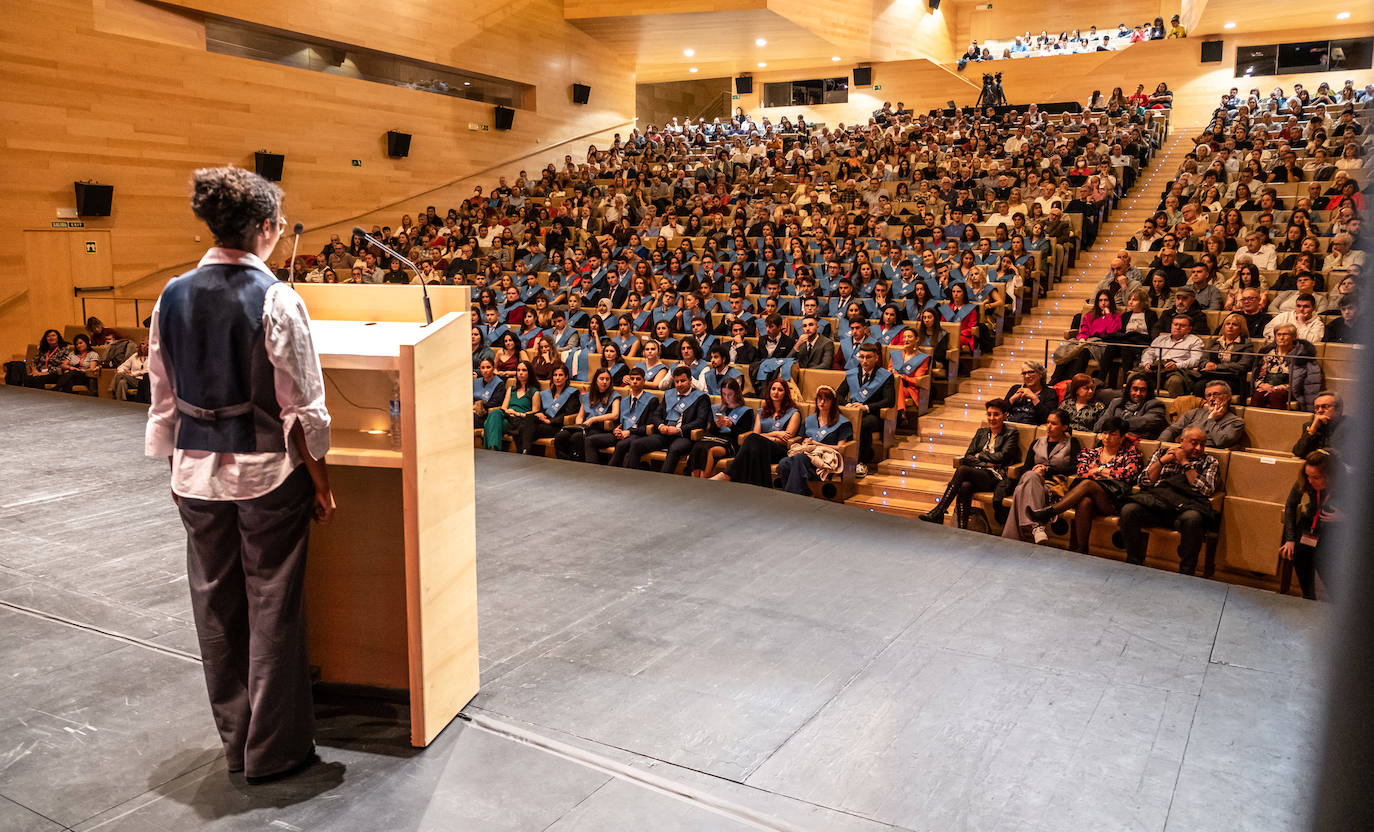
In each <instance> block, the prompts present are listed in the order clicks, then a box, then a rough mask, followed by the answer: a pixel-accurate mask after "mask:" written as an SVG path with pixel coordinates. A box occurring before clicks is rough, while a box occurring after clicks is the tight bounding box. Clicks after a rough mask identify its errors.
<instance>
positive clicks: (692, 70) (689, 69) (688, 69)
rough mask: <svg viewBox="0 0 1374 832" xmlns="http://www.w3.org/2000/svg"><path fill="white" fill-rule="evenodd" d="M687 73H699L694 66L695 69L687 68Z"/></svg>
mask: <svg viewBox="0 0 1374 832" xmlns="http://www.w3.org/2000/svg"><path fill="white" fill-rule="evenodd" d="M687 71H688V72H696V71H697V68H696V67H694V66H693V67H688V68H687Z"/></svg>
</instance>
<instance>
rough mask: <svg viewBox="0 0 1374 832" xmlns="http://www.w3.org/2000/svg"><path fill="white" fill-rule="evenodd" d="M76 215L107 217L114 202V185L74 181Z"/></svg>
mask: <svg viewBox="0 0 1374 832" xmlns="http://www.w3.org/2000/svg"><path fill="white" fill-rule="evenodd" d="M73 184H75V185H76V215H77V216H78V217H108V216H109V215H110V205H111V203H113V202H114V185H95V184H92V183H90V182H75V183H73Z"/></svg>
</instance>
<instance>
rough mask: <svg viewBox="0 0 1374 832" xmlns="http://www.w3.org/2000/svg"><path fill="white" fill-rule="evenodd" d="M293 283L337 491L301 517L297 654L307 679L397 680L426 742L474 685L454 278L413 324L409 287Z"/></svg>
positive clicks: (459, 317)
mask: <svg viewBox="0 0 1374 832" xmlns="http://www.w3.org/2000/svg"><path fill="white" fill-rule="evenodd" d="M445 288H451V289H459V287H445ZM298 289H299V291H300V294H301V296H302V297H303V298H304V299H305V301H306V307H307V309H309V311H310V316H311V323H312V330H313V335H314V339H315V347H316V349H317V351H318V352H319V355H320V364H321V366H322V367H323V369H324V375H325V400H326V403H327V404H328V407H329V412H330V415H331V417H332V419H333V429H332V435H331V447H330V450H329V455H328V457H327V461H328V463H329V478H330V485H331V486H332V487H333V490H334V497H335V501H336V502H337V504H338V512H337V513H336V514H335V517H334V520H333V522H332V523H330V524H328V525H324V526H314V527H312V529H311V537H310V554H309V561H308V567H307V574H306V609H307V616H308V621H309V642H310V663H311V665H312V666H314V667H317V668H318V671H319V680H320V681H321V682H326V683H342V684H347V685H362V686H369V687H378V688H386V689H393V690H405V691H408V692H409V695H410V741H411V744H412V745H415V746H425V745H428V744H429V743H430V742H431V741H432V740H433V739H434V738H435V737H436V736H437V735H438V734H439V732H440V731H442V730H443V729H444V726H446V725H448V723H449V722H450V721H452V720H453V718H454V717H455V716H456V715H457V714H458V712H459V711H460V710H461V709H462V708H463V706H465V705H466V704H467V703H468V702H469V701H470V700H471V699H472V697H473V696H475V695H476V694H477V689H478V673H477V667H478V659H477V571H476V551H477V549H476V546H477V530H476V514H475V508H474V503H473V499H474V492H473V470H472V465H473V460H472V401H471V394H470V390H471V387H472V370H471V367H472V344H471V334H472V328H471V314H470V313H469V312H468V311H467V307H468V290H467V289H466V288H461V289H459V292H452V291H450V292H448V293H446V297H445V298H444V302H443V303H441V304H436V309H435V313H436V314H439V315H441V317H439V318H438V319H437V320H435V321H434V323H433V324H431V325H429V326H425V325H424V319H423V311H422V310H423V307H422V306H421V305H420V302H419V290H418V287H417V288H415V289H414V290H413V291H412V290H410V289H408V288H406V287H398V286H352V285H345V286H335V285H301V286H298ZM460 293H461V294H460ZM441 310H443V311H442V312H441ZM445 312H446V314H444V313H445ZM417 319H418V320H417ZM393 385H394V386H395V387H398V388H399V391H400V402H401V418H400V422H401V437H402V440H401V447H400V449H399V450H396V449H394V448H393V446H392V441H391V436H390V432H389V428H390V422H391V414H390V410H389V403H390V400H391V398H392V396H393V392H392V391H393V389H394V388H393Z"/></svg>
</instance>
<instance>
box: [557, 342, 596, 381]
mask: <svg viewBox="0 0 1374 832" xmlns="http://www.w3.org/2000/svg"><path fill="white" fill-rule="evenodd" d="M591 356H592V348H591V347H577V348H576V349H571V350H568V353H567V354H566V355H565V356H564V357H563V360H564V361H566V362H567V363H568V372H569V373H571V374H572V377H573V378H574V379H576V380H577V381H586V380H587V374H588V373H589V371H590V364H591V361H590V359H591Z"/></svg>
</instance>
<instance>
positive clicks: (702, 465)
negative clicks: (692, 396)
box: [687, 378, 755, 477]
mask: <svg viewBox="0 0 1374 832" xmlns="http://www.w3.org/2000/svg"><path fill="white" fill-rule="evenodd" d="M754 419H755V414H754V409H753V408H752V407H750V406H749V405H747V404H745V403H744V392H743V388H742V387H741V386H740V381H739V379H737V378H728V379H726V380H725V382H724V383H723V384H722V385H721V387H720V403H719V404H717V405H715V406H714V407H713V408H711V424H710V426H708V427H707V428H706V435H705V436H703V437H701V438H700V439H698V440H697V441H696V442H695V443H694V444H693V445H692V453H691V454H690V455H689V456H688V457H687V473H688V474H690V475H691V476H693V477H710V476H712V475H714V474H715V468H716V463H717V462H718V461H720V460H722V459H724V458H726V457H731V456H734V455H735V453H736V452H737V451H738V450H739V442H740V437H742V436H743V435H744V434H746V433H748V432H749V431H751V430H753V429H754Z"/></svg>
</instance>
